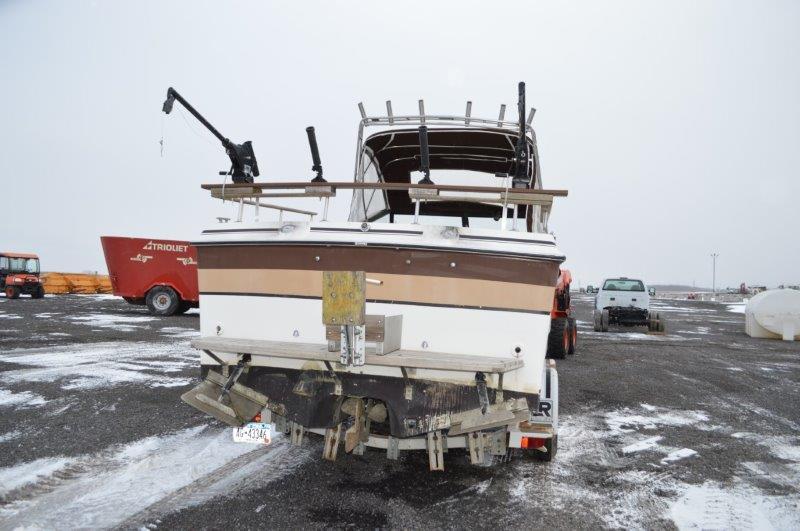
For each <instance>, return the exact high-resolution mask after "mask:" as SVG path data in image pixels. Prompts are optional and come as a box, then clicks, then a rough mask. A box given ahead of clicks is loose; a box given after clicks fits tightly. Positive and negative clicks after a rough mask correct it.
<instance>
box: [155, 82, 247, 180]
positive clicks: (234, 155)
mask: <svg viewBox="0 0 800 531" xmlns="http://www.w3.org/2000/svg"><path fill="white" fill-rule="evenodd" d="M175 100H178V102H179V103H180V104H181V105H183V106H184V107H185V108H186V110H187V111H189V112H190V113H192V116H194V117H195V118H197V120H198V121H199V122H200V123H201V124H203V125H204V126H205V127H206V129H208V130H209V131H211V134H212V135H214V136H215V137H217V139H218V140H219V141H220V142H222V147H224V148H225V153H226V154H227V155H228V158H230V159H231V169H230V171H227V172H220V175H227V174H231V175H232V176H233V182H235V183H251V182H253V177H258V175H259V173H258V162H256V155H255V153H254V152H253V143H252V142H251V141H250V140H248V141H247V142H243V143H241V144H234V143H233V142H231V141H230V140H228V139H227V138H226V137H225V136H223V135H222V133H220V132H219V131H217V129H216V128H215V127H214V126H213V125H211V123H210V122H209V121H208V120H206V119H205V118H204V117H203V115H202V114H200V113H199V112H197V110H196V109H195V108H194V107H192V106H191V105H190V104H189V102H188V101H186V100H185V99H184V98H183V96H181V95H180V94H178V91H177V90H175V89H174V88H172V87H170V88H169V90H167V99H166V100H165V101H164V105H163V106H162V107H161V110H162V111H164V114H169V113H170V112H172V105H173V104H174V103H175Z"/></svg>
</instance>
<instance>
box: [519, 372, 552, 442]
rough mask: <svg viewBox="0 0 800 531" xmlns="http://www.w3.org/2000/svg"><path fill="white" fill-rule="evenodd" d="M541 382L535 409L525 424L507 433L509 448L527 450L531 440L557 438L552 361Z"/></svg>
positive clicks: (522, 423)
mask: <svg viewBox="0 0 800 531" xmlns="http://www.w3.org/2000/svg"><path fill="white" fill-rule="evenodd" d="M542 381H543V384H544V385H543V386H542V392H541V393H540V395H539V405H538V407H537V409H536V410H535V411H531V413H530V419H529V420H528V421H527V422H520V423H519V425H518V426H517V429H510V430H509V432H508V446H509V447H510V448H529V445H530V441H532V440H533V441H541V440H544V439H555V438H556V437H557V436H558V371H557V370H556V364H555V362H554V361H552V360H549V361H548V363H547V365H546V366H545V368H544V375H543V378H542Z"/></svg>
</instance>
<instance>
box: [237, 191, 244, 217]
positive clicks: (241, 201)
mask: <svg viewBox="0 0 800 531" xmlns="http://www.w3.org/2000/svg"><path fill="white" fill-rule="evenodd" d="M243 216H244V197H240V198H239V212H238V213H237V215H236V221H237V222H239V223H241V222H242V217H243Z"/></svg>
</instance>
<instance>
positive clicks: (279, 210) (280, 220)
mask: <svg viewBox="0 0 800 531" xmlns="http://www.w3.org/2000/svg"><path fill="white" fill-rule="evenodd" d="M278 223H283V209H282V208H279V209H278Z"/></svg>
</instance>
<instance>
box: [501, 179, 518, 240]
mask: <svg viewBox="0 0 800 531" xmlns="http://www.w3.org/2000/svg"><path fill="white" fill-rule="evenodd" d="M510 178H511V176H510V175H509V174H506V176H505V177H504V180H505V182H506V191H505V193H504V194H503V203H502V206H503V215H502V217H501V218H500V230H501V231H505V230H506V222H507V221H508V183H509V179H510ZM515 217H516V215H515Z"/></svg>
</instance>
